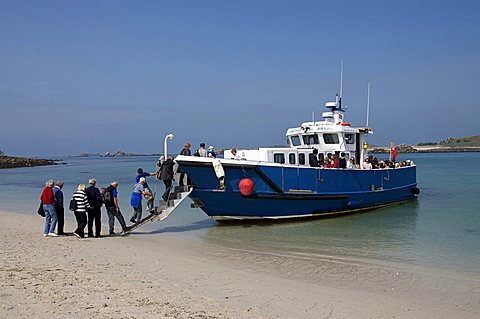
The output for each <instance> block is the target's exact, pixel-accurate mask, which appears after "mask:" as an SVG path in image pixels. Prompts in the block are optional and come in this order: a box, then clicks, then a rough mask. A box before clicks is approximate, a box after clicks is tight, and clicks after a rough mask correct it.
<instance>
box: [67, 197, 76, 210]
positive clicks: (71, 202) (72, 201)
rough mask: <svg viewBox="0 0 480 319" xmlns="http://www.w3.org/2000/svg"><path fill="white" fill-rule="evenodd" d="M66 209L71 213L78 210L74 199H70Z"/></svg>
mask: <svg viewBox="0 0 480 319" xmlns="http://www.w3.org/2000/svg"><path fill="white" fill-rule="evenodd" d="M68 209H70V210H71V211H73V212H74V211H76V210H77V209H78V206H77V201H76V200H75V198H73V197H72V199H71V200H70V204H69V205H68Z"/></svg>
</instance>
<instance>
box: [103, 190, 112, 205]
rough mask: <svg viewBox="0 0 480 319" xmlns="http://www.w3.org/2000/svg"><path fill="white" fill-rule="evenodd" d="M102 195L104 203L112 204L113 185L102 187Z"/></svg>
mask: <svg viewBox="0 0 480 319" xmlns="http://www.w3.org/2000/svg"><path fill="white" fill-rule="evenodd" d="M100 196H101V197H102V202H103V203H104V204H110V203H112V202H113V198H112V189H111V186H108V187H102V188H100Z"/></svg>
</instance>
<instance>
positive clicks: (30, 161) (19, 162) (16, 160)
mask: <svg viewBox="0 0 480 319" xmlns="http://www.w3.org/2000/svg"><path fill="white" fill-rule="evenodd" d="M57 164H58V163H57V162H56V161H54V160H49V159H42V158H27V157H17V156H7V155H0V169H2V168H17V167H33V166H45V165H57Z"/></svg>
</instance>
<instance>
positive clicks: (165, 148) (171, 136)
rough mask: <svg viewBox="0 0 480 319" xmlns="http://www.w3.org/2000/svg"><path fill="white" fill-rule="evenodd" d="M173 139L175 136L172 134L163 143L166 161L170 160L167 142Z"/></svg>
mask: <svg viewBox="0 0 480 319" xmlns="http://www.w3.org/2000/svg"><path fill="white" fill-rule="evenodd" d="M172 138H173V134H172V133H170V134H168V135H167V136H165V140H164V142H163V151H164V154H165V160H166V159H167V158H168V152H167V142H168V140H171V139H172Z"/></svg>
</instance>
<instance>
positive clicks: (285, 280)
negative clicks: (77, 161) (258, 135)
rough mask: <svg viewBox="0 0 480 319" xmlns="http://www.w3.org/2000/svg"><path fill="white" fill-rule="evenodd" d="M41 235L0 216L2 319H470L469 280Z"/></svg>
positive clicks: (387, 267) (34, 225)
mask: <svg viewBox="0 0 480 319" xmlns="http://www.w3.org/2000/svg"><path fill="white" fill-rule="evenodd" d="M73 228H74V225H73V223H71V222H69V223H67V229H66V230H67V231H72V230H73ZM42 230H43V219H42V218H41V217H38V216H32V215H23V214H16V213H8V212H0V318H18V317H21V316H25V315H29V316H31V317H32V318H67V317H68V318H70V317H72V316H76V317H79V318H93V317H96V318H159V317H165V318H479V317H480V278H479V276H478V274H470V273H462V272H455V271H446V270H437V269H431V268H419V267H413V266H410V265H403V264H387V263H379V262H373V261H369V260H361V259H354V258H338V257H335V256H319V255H301V254H295V253H282V252H263V251H256V250H252V249H248V248H237V249H234V248H228V247H220V246H215V245H212V244H209V243H207V242H204V241H194V240H191V239H185V238H180V239H179V238H178V236H177V237H176V236H172V235H169V234H162V233H161V232H160V233H157V234H155V235H149V234H133V235H131V236H128V237H104V238H93V239H88V238H87V239H78V238H76V237H74V236H66V237H58V238H44V237H43V235H42ZM140 232H141V231H140Z"/></svg>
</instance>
